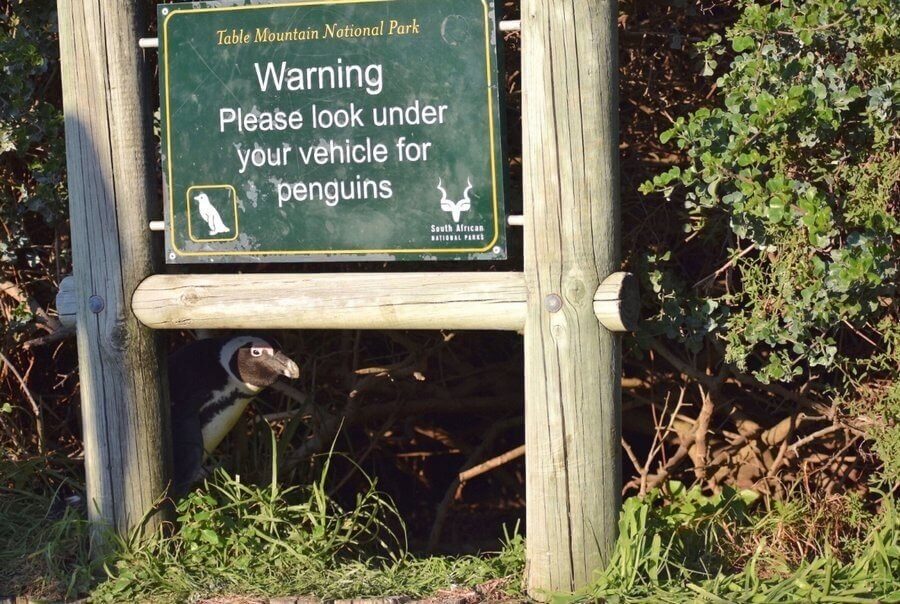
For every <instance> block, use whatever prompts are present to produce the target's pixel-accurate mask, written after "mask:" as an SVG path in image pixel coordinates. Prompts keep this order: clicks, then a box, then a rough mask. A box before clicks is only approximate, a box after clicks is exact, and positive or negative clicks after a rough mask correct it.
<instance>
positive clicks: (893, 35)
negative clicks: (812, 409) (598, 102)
mask: <svg viewBox="0 0 900 604" xmlns="http://www.w3.org/2000/svg"><path fill="white" fill-rule="evenodd" d="M741 7H742V13H741V15H740V17H739V19H738V20H737V22H736V23H735V24H734V25H733V26H732V27H731V28H730V29H729V30H728V32H727V35H726V36H725V38H726V39H725V40H723V39H722V36H719V35H718V34H716V35H713V36H712V37H711V38H709V39H708V40H707V41H705V42H703V43H701V44H700V45H699V50H700V51H701V52H702V53H703V55H704V57H705V61H704V69H705V73H706V74H707V75H712V74H713V73H715V72H717V71H720V69H719V65H718V60H720V59H721V58H722V57H725V56H731V57H732V59H731V61H730V66H729V67H728V68H727V69H726V70H724V73H722V75H721V76H720V77H719V78H718V79H717V81H716V85H717V88H718V92H719V99H720V102H719V103H718V105H717V106H715V107H713V108H710V109H706V108H704V109H700V110H697V111H695V112H694V113H692V114H691V115H689V116H687V117H680V118H678V119H677V120H676V121H675V123H674V124H673V126H672V128H671V129H669V130H667V131H666V132H664V133H663V134H662V137H661V139H662V141H663V142H667V141H673V142H674V143H675V144H676V145H677V146H678V147H679V148H681V149H683V150H684V151H685V152H686V154H687V157H688V158H689V163H688V164H687V165H686V166H684V167H674V168H671V169H670V170H668V171H667V172H665V173H662V174H659V175H657V176H656V177H654V178H653V179H652V181H650V182H646V183H644V184H643V185H642V188H641V190H642V191H643V192H644V193H650V192H662V193H663V194H664V195H665V196H666V197H669V198H671V197H674V196H675V195H678V198H679V199H683V201H684V204H685V208H686V212H687V217H688V220H687V226H686V229H687V230H688V231H690V232H692V233H694V234H695V235H696V236H697V237H699V238H700V239H701V240H702V241H704V243H705V245H706V246H707V248H706V249H710V250H713V249H717V248H718V247H721V246H723V242H724V245H726V246H727V247H728V253H727V257H725V258H723V260H725V261H728V264H727V266H724V263H723V268H722V271H720V272H717V275H718V274H725V273H726V271H727V275H728V279H727V280H726V282H724V283H722V282H718V283H714V280H713V279H706V280H701V282H699V283H698V284H697V286H696V287H694V288H690V287H688V286H687V285H686V284H685V282H684V281H685V278H683V277H682V275H683V271H681V270H679V269H677V268H676V265H675V260H678V261H679V262H681V263H683V262H684V260H685V258H683V257H679V258H674V259H673V258H671V257H670V256H663V257H652V258H648V260H647V266H648V269H647V277H648V282H649V285H650V289H652V290H653V291H654V292H655V294H656V297H657V301H658V304H659V306H658V308H657V310H658V314H657V317H656V321H654V322H652V323H651V324H650V325H649V330H650V332H651V333H654V332H655V333H664V334H667V335H669V336H670V337H673V338H676V339H679V340H681V341H682V342H684V343H686V344H687V345H688V346H689V347H690V348H693V349H694V350H699V348H700V347H701V346H702V344H703V341H704V338H706V337H707V336H713V337H715V338H716V339H718V340H719V341H722V342H723V343H724V356H725V361H726V362H729V363H731V364H732V365H733V366H734V367H736V368H737V369H738V370H740V371H743V372H752V373H753V374H754V375H755V376H756V377H757V378H758V379H759V380H761V381H762V382H766V383H767V382H770V381H782V382H791V381H797V380H805V381H809V380H811V379H812V377H813V376H814V375H815V376H816V377H817V379H816V381H817V382H818V383H817V387H819V388H821V387H823V386H824V387H826V388H828V390H826V392H827V393H830V395H831V396H832V397H840V398H843V399H845V400H847V401H848V402H850V403H851V406H852V403H853V402H854V401H857V402H858V399H859V397H857V396H856V391H857V390H859V389H860V388H862V387H863V386H864V385H865V384H870V383H871V382H872V381H873V380H886V385H885V386H884V387H885V388H886V387H887V386H889V383H890V382H892V381H894V380H895V379H896V372H897V367H898V366H900V348H898V343H900V326H898V311H897V305H896V303H895V301H894V297H895V295H896V294H897V276H898V263H900V245H898V241H900V238H898V235H900V152H898V145H900V127H898V120H897V114H898V108H900V52H898V51H900V5H898V4H897V3H896V2H893V1H892V0H859V1H841V0H813V1H810V2H799V3H798V2H792V1H790V0H788V1H786V2H779V3H762V4H757V3H753V2H746V1H744V2H742V4H741ZM704 286H705V287H704ZM882 390H884V388H882ZM884 396H886V394H884V393H883V392H882V394H876V395H875V396H874V398H873V397H870V402H872V403H875V406H876V407H878V406H879V404H878V403H877V401H878V400H882V399H883V397H884ZM868 409H869V410H871V409H872V406H871V405H870V406H869V407H868ZM880 409H881V411H880V420H881V421H880V422H878V423H880V424H882V425H892V424H893V422H896V420H897V419H898V418H900V405H893V406H890V405H883V404H881V405H880ZM855 411H856V412H864V411H865V409H862V408H860V407H859V406H858V405H857V407H856V408H855ZM893 463H895V464H896V463H897V462H896V461H895V462H893Z"/></svg>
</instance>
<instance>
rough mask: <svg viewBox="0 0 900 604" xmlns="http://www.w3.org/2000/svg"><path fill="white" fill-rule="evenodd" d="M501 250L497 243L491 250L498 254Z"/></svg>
mask: <svg viewBox="0 0 900 604" xmlns="http://www.w3.org/2000/svg"><path fill="white" fill-rule="evenodd" d="M501 251H502V250H501V249H500V246H499V245H497V246H494V249H493V252H494V253H495V254H499V253H500V252H501Z"/></svg>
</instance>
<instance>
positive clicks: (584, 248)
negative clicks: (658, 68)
mask: <svg viewBox="0 0 900 604" xmlns="http://www.w3.org/2000/svg"><path fill="white" fill-rule="evenodd" d="M616 47H617V43H616V4H615V2H611V1H610V0H522V65H523V69H522V90H523V99H522V111H523V118H522V119H523V137H524V141H523V142H524V152H523V162H524V163H523V172H524V174H525V182H524V193H525V211H524V215H525V279H526V286H527V290H528V313H527V317H526V322H525V443H526V446H527V448H528V454H527V455H526V476H527V479H526V483H527V484H526V497H527V506H526V510H527V511H526V521H527V538H528V553H527V569H528V570H527V575H528V577H527V584H528V592H529V595H531V596H532V597H534V598H536V599H546V598H547V597H548V596H549V595H550V594H549V592H551V591H557V592H558V591H572V590H577V589H579V588H582V587H584V586H585V585H586V584H587V583H588V582H589V581H590V579H591V577H592V575H593V573H594V572H595V571H596V570H598V569H600V568H602V567H603V566H604V565H605V564H606V562H608V560H609V556H610V553H611V552H612V548H613V545H614V543H615V538H616V526H617V520H618V513H619V507H620V494H619V491H620V488H621V479H620V474H621V469H620V458H621V451H620V446H619V442H620V421H621V419H620V406H619V399H620V396H621V395H620V365H621V360H620V352H621V351H620V343H619V338H618V336H615V335H614V334H612V333H611V332H609V331H608V330H606V329H605V328H603V327H601V325H600V323H599V322H598V319H597V317H596V316H595V314H594V311H593V308H592V302H593V294H594V292H595V291H597V289H598V285H599V284H600V282H601V281H603V280H604V279H605V278H606V277H607V276H608V275H610V273H612V272H613V271H615V270H617V268H618V262H619V257H618V248H619V228H620V227H619V212H618V207H619V202H618V200H619V179H618V160H617V158H618V140H619V136H618V106H617V96H618V95H617V90H616V89H617V82H618V73H617V67H616V64H617V58H616Z"/></svg>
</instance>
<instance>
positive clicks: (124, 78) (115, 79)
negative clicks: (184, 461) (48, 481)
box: [58, 0, 168, 553]
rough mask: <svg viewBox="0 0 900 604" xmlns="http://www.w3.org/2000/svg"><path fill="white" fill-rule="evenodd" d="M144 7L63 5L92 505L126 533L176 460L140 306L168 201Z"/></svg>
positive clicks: (63, 1)
mask: <svg viewBox="0 0 900 604" xmlns="http://www.w3.org/2000/svg"><path fill="white" fill-rule="evenodd" d="M144 5H145V3H144V2H138V1H135V0H128V1H117V2H110V1H109V0H59V2H58V12H59V37H60V54H61V59H62V76H63V105H64V112H65V123H66V153H67V160H68V179H69V183H68V184H69V198H70V215H71V225H72V252H73V259H74V276H75V281H76V288H75V291H76V296H77V330H78V331H77V333H78V363H79V369H80V378H81V405H82V420H83V422H82V423H83V431H84V458H85V470H86V474H87V495H88V507H89V515H90V518H91V519H92V520H96V521H99V523H98V524H99V525H101V526H102V525H104V524H105V525H107V526H110V527H111V528H113V529H115V530H116V531H117V532H119V533H124V532H126V531H128V530H129V529H131V528H133V527H135V526H136V525H137V524H138V523H139V522H140V521H141V520H142V518H143V516H144V515H145V514H146V513H147V512H148V511H150V510H151V509H152V507H153V504H154V502H156V501H157V499H158V498H159V497H160V495H161V494H162V492H163V486H164V479H165V476H167V473H166V472H165V469H166V468H165V465H166V463H167V459H168V447H167V442H168V405H167V404H166V403H165V400H166V399H165V398H163V397H164V389H163V388H161V384H160V362H159V359H160V357H159V353H160V351H159V349H158V346H157V342H156V337H155V336H154V335H153V333H152V332H151V331H150V330H149V329H147V328H146V327H144V326H142V325H141V324H140V323H138V321H137V319H135V317H134V315H133V314H132V312H131V295H132V293H133V292H134V290H135V288H136V287H137V285H138V284H139V283H140V281H141V280H142V279H144V278H145V277H146V276H147V275H149V274H150V273H151V272H152V268H153V263H152V259H151V258H152V254H151V245H150V239H149V235H150V234H149V231H148V230H147V224H148V220H149V215H148V212H149V210H150V208H151V204H155V203H156V202H155V201H154V198H155V197H156V193H155V191H156V186H155V184H154V182H153V179H152V176H153V165H154V164H153V161H152V160H151V158H152V155H151V150H150V141H149V136H150V132H151V131H152V130H151V126H152V123H151V113H150V107H149V100H150V97H151V92H150V89H149V87H148V85H147V74H146V68H145V66H144V65H143V58H142V56H141V51H140V50H139V49H138V45H137V40H138V37H139V34H142V33H144V32H145V31H146V29H145V28H144V26H143V21H142V14H141V13H142V8H141V7H143V6H144ZM161 401H163V403H162V404H161ZM157 521H158V519H156V520H151V521H150V524H151V526H152V525H153V524H155V522H157ZM100 535H101V533H100V532H97V531H95V533H94V537H95V540H94V543H95V544H96V545H98V546H100V547H98V548H97V550H96V551H97V553H99V552H101V551H102V550H103V547H102V546H103V543H102V542H98V541H97V539H96V537H98V536H100Z"/></svg>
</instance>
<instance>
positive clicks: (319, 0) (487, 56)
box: [161, 0, 500, 256]
mask: <svg viewBox="0 0 900 604" xmlns="http://www.w3.org/2000/svg"><path fill="white" fill-rule="evenodd" d="M395 1H397V0H309V1H302V2H284V3H274V4H257V5H252V6H229V7H221V8H193V9H184V10H171V11H170V12H169V14H168V15H167V16H166V18H165V19H164V20H163V26H162V28H161V36H162V43H163V53H162V54H163V58H164V60H163V71H164V73H165V83H164V88H165V90H164V93H165V97H166V149H167V151H166V162H167V164H168V170H167V172H168V174H169V215H170V217H171V221H172V226H171V228H169V236H170V241H171V244H172V251H173V252H175V253H177V254H178V255H179V256H287V255H299V256H303V255H309V256H313V255H330V254H428V253H443V254H447V253H483V252H487V251H488V250H490V249H491V248H493V247H494V244H496V243H497V240H498V239H499V238H500V224H499V223H500V217H499V212H500V210H499V203H498V199H497V157H496V146H495V144H494V138H495V128H496V125H495V124H494V97H493V95H492V94H491V38H490V34H491V28H490V15H489V8H488V4H487V1H486V0H481V4H482V6H483V7H484V62H485V70H486V73H487V99H488V127H489V129H490V141H491V179H492V182H491V193H492V196H493V208H494V238H493V239H492V240H491V242H490V243H489V244H488V245H486V246H485V247H483V248H416V249H382V250H290V251H286V250H273V251H258V250H256V251H254V250H235V251H209V252H188V251H183V250H180V249H178V246H177V245H176V242H175V205H174V193H175V184H174V180H173V178H172V119H171V115H170V111H171V107H172V104H171V102H170V99H169V30H168V26H169V21H170V20H171V19H172V17H174V16H175V15H180V14H186V15H188V14H194V13H208V12H230V11H240V10H254V9H258V8H289V7H297V6H316V5H322V4H369V3H374V2H395ZM220 186H221V185H220ZM232 189H233V187H232ZM188 210H189V211H190V205H189V206H188ZM236 225H237V193H235V226H236ZM188 236H190V237H191V239H193V237H192V236H191V233H190V216H188ZM222 241H223V242H224V241H225V240H222ZM229 241H232V240H229Z"/></svg>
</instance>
